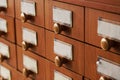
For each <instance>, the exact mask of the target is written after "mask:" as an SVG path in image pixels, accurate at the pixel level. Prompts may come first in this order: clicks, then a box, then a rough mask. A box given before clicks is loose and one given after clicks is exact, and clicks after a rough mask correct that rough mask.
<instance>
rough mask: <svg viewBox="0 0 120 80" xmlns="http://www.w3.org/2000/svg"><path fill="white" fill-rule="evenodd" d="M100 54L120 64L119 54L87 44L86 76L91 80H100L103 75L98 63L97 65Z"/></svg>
mask: <svg viewBox="0 0 120 80" xmlns="http://www.w3.org/2000/svg"><path fill="white" fill-rule="evenodd" d="M99 56H100V57H103V58H105V59H108V60H111V61H113V62H115V63H118V64H120V56H119V55H116V54H113V53H110V52H107V51H103V50H101V49H98V48H96V47H93V46H90V45H87V44H86V45H85V76H86V77H88V78H89V79H91V80H98V79H99V78H100V76H101V75H100V74H99V73H98V72H97V65H96V62H97V60H98V57H99ZM111 56H112V57H111ZM102 76H103V75H102Z"/></svg>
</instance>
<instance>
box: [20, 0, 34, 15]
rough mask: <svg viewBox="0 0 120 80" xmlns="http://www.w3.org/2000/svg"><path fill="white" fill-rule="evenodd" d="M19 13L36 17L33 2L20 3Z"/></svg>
mask: <svg viewBox="0 0 120 80" xmlns="http://www.w3.org/2000/svg"><path fill="white" fill-rule="evenodd" d="M21 12H24V13H26V14H29V15H32V16H35V15H36V11H35V2H25V1H22V2H21Z"/></svg>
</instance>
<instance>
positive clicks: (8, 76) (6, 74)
mask: <svg viewBox="0 0 120 80" xmlns="http://www.w3.org/2000/svg"><path fill="white" fill-rule="evenodd" d="M0 69H1V71H0V73H1V76H2V77H3V78H4V79H7V80H11V73H10V70H9V69H7V68H5V67H3V66H2V65H0Z"/></svg>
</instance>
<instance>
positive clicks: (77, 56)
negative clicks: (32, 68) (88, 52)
mask: <svg viewBox="0 0 120 80" xmlns="http://www.w3.org/2000/svg"><path fill="white" fill-rule="evenodd" d="M55 38H56V39H58V40H61V41H63V42H66V43H69V44H72V45H73V61H71V62H69V63H67V64H65V65H64V67H66V68H68V69H70V70H72V71H75V72H76V73H79V74H83V75H84V44H83V43H81V42H77V41H75V40H72V39H69V38H67V37H64V36H61V35H55V34H54V33H53V32H50V31H47V30H46V57H47V58H48V59H50V60H52V61H54V59H55V56H56V55H55V53H54V51H53V50H54V39H55Z"/></svg>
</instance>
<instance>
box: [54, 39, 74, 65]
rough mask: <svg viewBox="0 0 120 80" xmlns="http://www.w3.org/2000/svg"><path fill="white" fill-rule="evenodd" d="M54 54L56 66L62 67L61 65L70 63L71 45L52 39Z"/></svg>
mask: <svg viewBox="0 0 120 80" xmlns="http://www.w3.org/2000/svg"><path fill="white" fill-rule="evenodd" d="M54 53H55V54H56V55H57V56H56V57H55V64H56V66H59V67H60V66H62V64H65V63H67V61H72V58H73V56H72V45H71V44H68V43H65V42H63V41H60V40H58V39H54Z"/></svg>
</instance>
